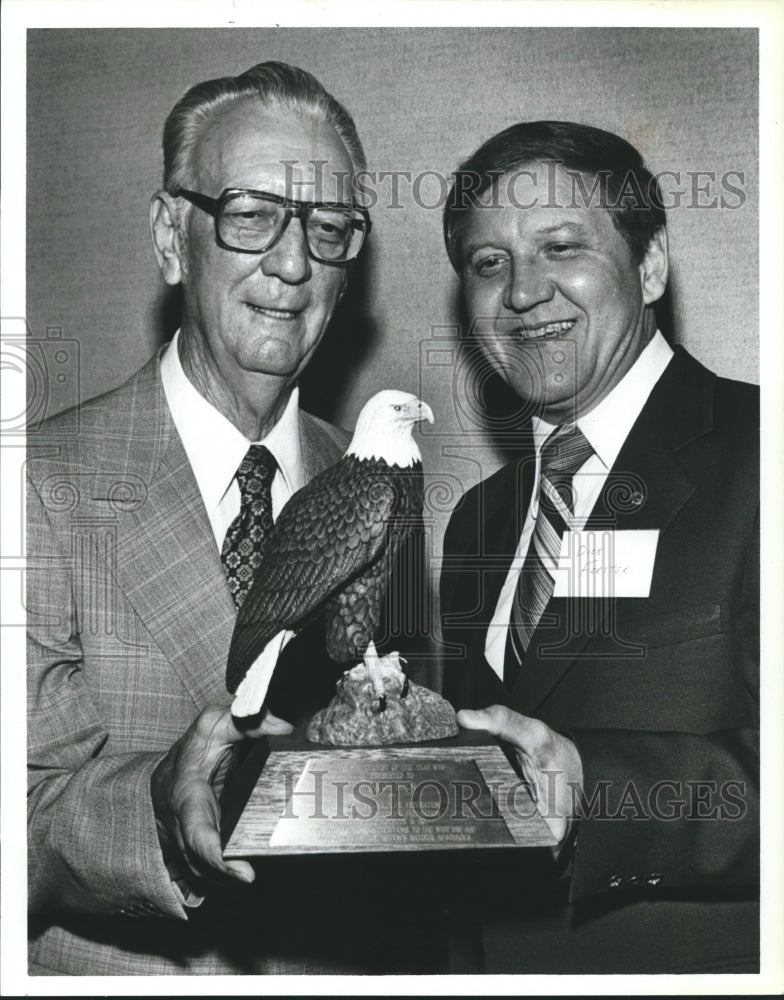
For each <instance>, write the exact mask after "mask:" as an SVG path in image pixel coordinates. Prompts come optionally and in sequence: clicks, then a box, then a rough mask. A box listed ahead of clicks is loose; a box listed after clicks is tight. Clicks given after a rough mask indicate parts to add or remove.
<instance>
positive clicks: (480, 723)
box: [457, 705, 509, 736]
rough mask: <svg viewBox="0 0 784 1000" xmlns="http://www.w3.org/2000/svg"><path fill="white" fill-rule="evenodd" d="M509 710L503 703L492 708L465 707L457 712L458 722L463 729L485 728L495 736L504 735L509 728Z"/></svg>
mask: <svg viewBox="0 0 784 1000" xmlns="http://www.w3.org/2000/svg"><path fill="white" fill-rule="evenodd" d="M507 715H508V710H507V709H505V708H504V707H503V705H492V706H491V707H490V708H476V709H475V708H463V709H461V710H460V711H459V712H458V713H457V723H458V725H460V726H462V727H463V729H485V730H487V732H488V733H492V734H493V736H503V735H504V734H505V733H506V732H507V730H508V729H509V720H508V718H507Z"/></svg>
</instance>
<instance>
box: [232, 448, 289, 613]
mask: <svg viewBox="0 0 784 1000" xmlns="http://www.w3.org/2000/svg"><path fill="white" fill-rule="evenodd" d="M277 467H278V463H277V462H276V461H275V456H274V455H273V454H272V452H271V451H270V450H269V449H268V448H266V447H265V446H264V445H263V444H252V445H251V446H250V448H248V453H247V454H246V456H245V458H243V460H242V462H241V463H240V467H239V468H238V469H237V483H238V485H239V488H240V512H239V514H238V515H237V516H236V517H235V518H234V520H233V521H232V522H231V524H230V525H229V530H228V531H227V532H226V537H225V538H224V540H223V548H222V549H221V560H222V562H223V569H224V572H225V573H226V580H227V581H228V584H229V590H230V591H231V594H232V597H233V598H234V603H235V604H236V605H237V608H238V609H239V608H240V607H241V605H242V602H243V601H244V600H245V598H246V597H247V596H248V591H249V590H250V587H251V584H252V583H253V575H254V573H255V572H256V570H257V569H258V568H259V566H260V565H261V559H262V555H263V551H264V544H265V542H266V541H267V539H268V538H269V536H270V533H271V532H272V527H273V523H272V493H271V489H270V488H271V486H272V480H273V478H274V476H275V470H276V469H277Z"/></svg>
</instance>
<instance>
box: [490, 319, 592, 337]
mask: <svg viewBox="0 0 784 1000" xmlns="http://www.w3.org/2000/svg"><path fill="white" fill-rule="evenodd" d="M576 323H577V320H576V319H561V320H550V321H548V322H542V323H526V322H525V321H523V320H519V319H516V320H511V319H510V320H509V321H508V327H507V324H506V323H503V324H502V325H501V331H500V332H502V333H503V332H508V333H509V334H510V335H512V336H515V335H516V336H520V337H522V339H523V340H542V339H544V338H545V337H563V336H564V335H565V334H567V333H569V331H570V330H572V329H573V328H574V326H575V324H576Z"/></svg>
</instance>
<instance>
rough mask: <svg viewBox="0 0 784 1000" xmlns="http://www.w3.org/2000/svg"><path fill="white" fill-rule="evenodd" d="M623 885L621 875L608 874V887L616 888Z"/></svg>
mask: <svg viewBox="0 0 784 1000" xmlns="http://www.w3.org/2000/svg"><path fill="white" fill-rule="evenodd" d="M621 885H623V876H622V875H611V876H610V888H611V889H617V888H618V887H619V886H621Z"/></svg>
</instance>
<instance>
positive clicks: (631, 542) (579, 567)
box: [553, 529, 659, 597]
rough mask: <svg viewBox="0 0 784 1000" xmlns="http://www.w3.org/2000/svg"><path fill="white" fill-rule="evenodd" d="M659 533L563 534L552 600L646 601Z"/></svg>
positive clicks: (608, 532)
mask: <svg viewBox="0 0 784 1000" xmlns="http://www.w3.org/2000/svg"><path fill="white" fill-rule="evenodd" d="M658 541H659V531H658V529H656V530H655V531H610V530H607V531H602V530H600V529H597V530H590V531H566V532H564V536H563V538H562V540H561V556H560V559H559V561H558V569H557V570H556V574H555V589H554V591H553V596H554V597H647V596H648V595H649V594H650V592H651V577H652V575H653V564H654V561H655V559H656V546H657V544H658Z"/></svg>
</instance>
